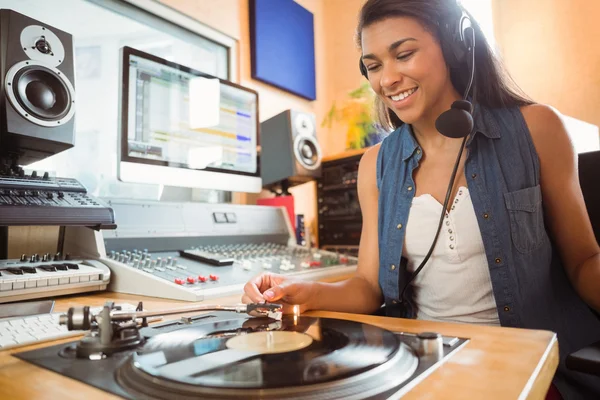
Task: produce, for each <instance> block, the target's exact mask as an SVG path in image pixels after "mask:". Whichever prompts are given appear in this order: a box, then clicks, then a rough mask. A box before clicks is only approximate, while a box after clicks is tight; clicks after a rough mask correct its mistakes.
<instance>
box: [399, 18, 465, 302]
mask: <svg viewBox="0 0 600 400" xmlns="http://www.w3.org/2000/svg"><path fill="white" fill-rule="evenodd" d="M471 32H472V33H473V40H472V42H471V48H470V52H471V60H470V61H471V65H470V67H471V76H470V78H469V83H468V84H467V87H466V89H465V93H464V95H463V99H464V100H466V99H467V97H468V95H469V92H470V91H471V88H474V87H475V83H476V82H475V31H474V30H473V29H472V28H471ZM467 62H468V61H467ZM475 101H476V92H475V90H473V102H472V103H471V104H473V103H475ZM471 112H473V110H471ZM474 129H475V127H474V126H473V130H474ZM472 133H473V131H471V132H469V134H468V135H467V136H465V137H464V138H463V141H462V143H461V145H460V150H459V152H458V156H457V157H456V161H455V162H454V168H453V170H452V176H451V177H450V182H449V184H448V189H447V190H446V198H445V199H444V205H443V206H442V214H441V215H440V221H439V223H438V227H437V231H436V233H435V237H434V238H433V243H432V244H431V247H430V248H429V251H428V252H427V254H426V255H425V258H424V259H423V261H422V262H421V264H419V266H418V267H417V269H416V270H415V271H414V272H413V273H412V275H411V276H410V278H408V280H407V282H406V283H405V284H404V287H403V288H402V291H401V292H400V299H399V300H400V303H403V302H404V300H405V299H404V294H405V293H406V289H408V287H409V286H410V284H411V283H412V281H413V280H414V279H415V278H416V277H417V275H418V274H419V272H421V270H422V269H423V267H425V264H426V263H427V261H429V258H430V257H431V254H432V253H433V249H434V248H435V245H436V243H437V240H438V237H439V236H440V231H441V230H442V225H443V224H444V217H445V216H446V209H447V207H448V202H449V201H450V196H451V195H452V188H453V187H454V181H455V180H456V172H457V171H458V166H459V164H460V159H461V157H462V153H463V151H464V149H465V145H466V143H467V139H468V138H469V137H470V136H471V134H472ZM400 257H402V255H400Z"/></svg>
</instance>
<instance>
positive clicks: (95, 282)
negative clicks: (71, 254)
mask: <svg viewBox="0 0 600 400" xmlns="http://www.w3.org/2000/svg"><path fill="white" fill-rule="evenodd" d="M23 259H25V260H23ZM44 259H45V260H44V261H42V260H38V257H36V256H32V258H31V259H29V261H28V260H27V257H25V256H24V257H22V259H21V260H1V261H0V274H1V275H0V303H7V302H11V301H18V300H28V299H34V298H41V297H52V296H59V295H66V294H72V293H82V292H89V291H94V290H105V289H106V286H107V285H108V283H109V281H110V269H109V268H108V267H107V266H106V265H104V264H102V263H101V262H99V261H96V260H82V259H72V260H61V259H58V260H56V259H53V257H48V256H47V255H46V256H44Z"/></svg>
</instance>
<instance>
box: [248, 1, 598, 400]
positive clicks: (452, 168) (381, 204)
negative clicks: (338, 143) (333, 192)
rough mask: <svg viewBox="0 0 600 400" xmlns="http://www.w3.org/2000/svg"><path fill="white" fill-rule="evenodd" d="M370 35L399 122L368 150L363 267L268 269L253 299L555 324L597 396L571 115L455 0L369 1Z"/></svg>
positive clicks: (579, 385)
mask: <svg viewBox="0 0 600 400" xmlns="http://www.w3.org/2000/svg"><path fill="white" fill-rule="evenodd" d="M467 19H468V20H469V21H470V27H468V26H467V24H466V22H465V20H467ZM469 35H470V36H469ZM357 38H358V44H359V46H360V48H361V50H362V58H361V64H360V66H361V72H362V74H363V75H364V76H365V77H366V78H367V79H368V82H369V84H370V86H371V88H372V89H373V91H374V92H375V94H376V95H377V106H378V112H379V113H378V115H379V119H380V123H381V124H382V125H383V126H385V127H387V128H389V129H390V130H393V132H392V133H390V135H389V136H388V137H387V138H386V139H385V140H384V141H383V142H382V143H381V144H379V145H376V146H373V147H372V148H370V149H369V150H368V151H367V152H366V153H365V154H364V155H363V157H362V159H361V161H360V166H359V172H358V195H359V199H360V207H361V212H362V221H363V224H362V234H361V238H360V246H359V261H358V268H357V272H356V275H355V276H354V277H352V278H351V279H348V280H346V281H344V282H338V283H334V284H328V283H320V282H318V283H314V282H310V283H309V282H301V281H296V280H294V279H289V278H285V277H279V276H273V275H269V276H261V277H258V278H256V279H255V280H253V281H251V282H249V283H248V284H247V285H246V296H247V299H246V300H252V301H255V302H258V301H260V300H261V299H266V300H268V301H282V302H283V303H288V304H298V305H300V306H301V308H302V309H303V310H307V309H314V308H318V309H325V310H331V311H346V312H348V311H349V312H362V313H373V312H375V311H377V310H378V309H379V308H380V306H381V305H382V303H383V304H384V305H385V313H386V314H387V315H388V316H393V317H403V318H417V319H423V320H435V321H446V322H457V323H469V324H481V325H501V326H507V327H517V328H529V329H531V328H535V329H545V330H550V331H553V332H556V333H557V334H558V340H559V348H560V353H561V354H560V365H559V367H558V371H557V374H556V376H555V377H554V381H553V383H554V385H555V386H556V388H558V390H560V392H561V394H562V396H564V398H600V382H599V381H598V380H594V379H592V378H591V377H589V376H585V375H583V374H580V373H576V372H574V371H571V370H568V369H567V368H566V365H565V358H566V356H567V355H568V354H569V353H571V352H573V351H575V350H579V349H580V348H582V347H584V346H587V345H589V344H590V343H593V342H595V341H598V340H600V321H599V320H598V319H597V318H596V316H595V315H594V313H593V312H592V310H591V309H590V308H595V309H596V310H600V248H599V246H598V244H597V242H596V240H595V238H594V234H593V230H592V227H591V224H590V221H589V217H588V215H587V211H586V208H585V204H584V202H583V197H582V194H581V188H580V186H579V181H578V177H577V169H576V160H575V156H574V153H573V151H572V147H571V146H570V142H569V137H568V134H567V132H566V130H565V127H564V125H563V124H562V122H561V120H560V118H559V117H558V115H557V114H556V113H555V112H554V111H553V110H552V109H551V108H549V107H548V106H545V105H541V104H535V103H534V102H533V101H532V100H529V99H528V98H527V97H526V96H525V95H522V94H520V91H519V89H518V88H516V87H514V86H512V85H511V84H510V83H511V81H510V80H509V79H508V78H507V75H506V74H505V72H504V70H503V69H502V68H501V67H500V64H499V63H498V61H497V59H496V57H495V55H494V52H493V51H492V50H491V48H490V46H489V45H488V43H487V42H486V40H485V38H484V35H483V32H482V30H481V28H480V27H479V25H478V24H477V22H476V21H475V19H474V18H473V17H472V16H470V15H469V14H468V13H466V12H465V11H464V10H463V9H462V8H461V7H460V6H459V5H458V4H457V2H456V1H455V0H419V1H410V0H404V1H401V0H367V1H366V2H365V4H364V6H363V8H362V9H361V12H360V15H359V24H358V31H357ZM459 44H462V45H463V46H462V49H463V50H464V51H463V52H466V53H467V54H468V56H467V57H464V54H463V56H461V54H460V53H461V48H460V46H459ZM473 68H474V79H473V86H472V87H469V85H470V83H471V77H472V73H473V72H472V71H473ZM469 89H470V90H469ZM463 96H465V97H466V100H469V101H472V103H473V107H471V103H469V101H464V100H462V99H463ZM455 104H459V105H460V106H461V107H458V108H455ZM451 106H452V109H453V110H460V111H463V112H464V113H466V114H467V115H468V117H469V118H470V117H471V116H472V117H473V120H472V121H471V123H472V125H471V129H469V130H468V134H467V135H465V136H466V137H465V138H464V139H463V138H459V139H457V138H456V136H452V135H447V134H446V133H445V132H442V131H443V129H442V130H439V128H438V124H437V123H436V121H437V120H438V119H439V118H440V116H442V115H446V113H447V110H449V109H451ZM462 106H464V108H463V107H462ZM461 115H463V114H461ZM473 121H474V122H473ZM453 124H454V125H456V121H453ZM473 128H474V129H473ZM450 136H451V137H450ZM463 146H466V151H465V152H463V151H462V150H463ZM454 176H456V179H454ZM444 199H451V200H452V201H451V202H450V203H448V205H447V207H444V206H443V205H442V204H443V203H444V204H446V201H444ZM436 223H437V224H438V225H437V226H438V228H437V231H436V229H435V228H436V225H435V224H436ZM440 228H442V229H440ZM575 232H576V234H575ZM432 242H433V243H434V244H433V245H432ZM551 393H553V392H551ZM559 396H560V395H559ZM550 398H552V397H550Z"/></svg>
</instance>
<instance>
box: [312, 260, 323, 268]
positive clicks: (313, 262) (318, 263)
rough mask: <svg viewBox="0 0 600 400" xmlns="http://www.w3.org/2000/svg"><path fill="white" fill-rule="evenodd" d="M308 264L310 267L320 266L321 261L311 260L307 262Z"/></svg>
mask: <svg viewBox="0 0 600 400" xmlns="http://www.w3.org/2000/svg"><path fill="white" fill-rule="evenodd" d="M309 265H310V266H311V267H320V266H321V261H311V262H310V263H309Z"/></svg>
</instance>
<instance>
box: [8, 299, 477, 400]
mask: <svg viewBox="0 0 600 400" xmlns="http://www.w3.org/2000/svg"><path fill="white" fill-rule="evenodd" d="M141 309H142V307H141V303H140V306H139V310H141ZM208 310H212V312H210V313H206V312H205V313H199V312H200V311H208ZM232 312H236V313H244V314H247V315H245V316H239V315H235V314H234V313H232ZM179 313H186V314H190V313H194V314H195V315H194V316H193V317H184V318H182V319H181V320H174V321H168V322H164V323H161V324H158V325H152V326H148V324H147V323H146V318H148V317H151V316H155V315H166V314H179ZM62 317H63V318H62V323H64V324H66V325H67V326H68V327H69V329H82V328H83V329H90V333H88V335H86V336H85V337H84V338H83V339H81V340H80V341H76V342H72V343H66V344H65V343H63V344H60V345H55V346H51V347H46V348H42V349H37V350H33V351H29V352H23V353H19V354H15V356H16V357H18V358H20V359H22V360H25V361H28V362H30V363H33V364H35V365H38V366H41V367H43V368H46V369H49V370H52V371H54V372H57V373H59V374H61V375H64V376H67V377H70V378H73V379H76V380H79V381H81V382H84V383H86V384H89V385H92V386H95V387H97V388H100V389H102V390H105V391H107V392H110V393H113V394H116V395H118V396H121V397H123V398H127V399H139V398H144V399H174V398H177V399H192V398H194V399H198V398H202V399H242V398H243V399H255V398H264V399H281V398H286V399H300V398H303V399H304V398H311V399H342V398H343V399H365V398H372V399H385V398H398V397H401V396H402V395H403V394H404V393H406V392H407V391H408V390H410V388H411V387H413V386H414V385H416V384H418V382H420V381H421V380H422V379H424V378H425V376H427V375H428V374H429V373H431V372H432V371H433V370H434V369H435V368H437V367H438V366H439V365H440V364H441V363H443V362H444V361H445V360H446V359H447V358H448V357H449V356H450V355H451V354H453V353H454V352H455V351H457V350H458V349H459V348H461V347H462V346H463V345H464V344H465V343H466V342H467V341H468V340H467V339H460V338H448V337H443V336H441V335H439V334H437V333H431V332H429V333H422V334H418V335H414V334H407V333H394V332H391V331H388V330H385V329H382V328H379V327H376V326H373V325H368V324H363V323H359V322H354V321H347V320H340V319H332V318H318V317H308V316H299V315H295V314H294V315H284V316H283V317H282V316H281V313H280V306H279V305H276V304H249V305H239V306H230V307H229V306H228V307H225V306H210V305H201V306H193V307H185V308H179V309H171V310H166V311H154V312H149V311H136V312H124V311H120V310H119V309H118V308H117V307H115V306H114V304H112V303H107V304H106V305H105V306H104V308H103V310H102V311H101V312H100V313H98V314H96V315H92V314H91V313H90V311H89V307H83V308H71V309H70V310H69V312H68V313H67V314H66V315H63V316H62Z"/></svg>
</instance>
